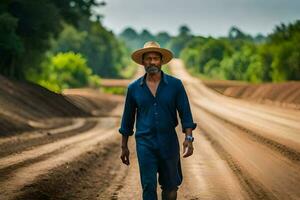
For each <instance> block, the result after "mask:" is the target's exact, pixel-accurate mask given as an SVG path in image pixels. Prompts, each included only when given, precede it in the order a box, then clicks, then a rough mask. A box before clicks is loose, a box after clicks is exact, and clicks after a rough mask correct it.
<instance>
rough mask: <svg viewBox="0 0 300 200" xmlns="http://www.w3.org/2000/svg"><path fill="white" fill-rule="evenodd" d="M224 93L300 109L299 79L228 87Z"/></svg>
mask: <svg viewBox="0 0 300 200" xmlns="http://www.w3.org/2000/svg"><path fill="white" fill-rule="evenodd" d="M223 94H224V95H226V96H230V97H235V98H241V99H246V100H251V101H256V102H259V103H267V104H273V105H278V106H283V107H288V108H295V109H300V82H297V81H290V82H285V83H264V84H251V85H247V86H235V87H228V88H227V89H225V91H224V92H223Z"/></svg>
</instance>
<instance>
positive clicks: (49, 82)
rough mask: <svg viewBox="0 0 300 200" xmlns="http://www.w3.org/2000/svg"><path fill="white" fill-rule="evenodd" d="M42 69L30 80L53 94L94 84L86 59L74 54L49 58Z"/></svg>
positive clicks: (68, 53)
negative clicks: (40, 72)
mask: <svg viewBox="0 0 300 200" xmlns="http://www.w3.org/2000/svg"><path fill="white" fill-rule="evenodd" d="M42 67H43V68H44V70H43V71H42V74H36V75H35V76H31V77H30V79H31V80H33V81H34V82H38V83H39V84H40V85H42V86H44V87H46V88H48V89H50V90H52V91H55V92H60V91H61V90H62V89H66V88H77V87H84V86H88V85H90V84H91V82H95V77H94V76H92V71H91V69H90V68H89V67H88V66H87V62H86V59H85V58H83V56H82V55H80V54H76V53H74V52H67V53H58V54H56V55H54V56H50V57H49V60H47V61H45V62H44V63H43V64H42Z"/></svg>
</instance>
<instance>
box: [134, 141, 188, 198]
mask: <svg viewBox="0 0 300 200" xmlns="http://www.w3.org/2000/svg"><path fill="white" fill-rule="evenodd" d="M157 144H158V143H157V138H156V136H155V135H152V136H151V135H150V136H149V137H147V138H139V139H138V140H136V150H137V157H138V163H139V169H140V178H141V184H142V189H143V200H156V199H157V192H156V190H157V174H158V175H159V176H158V182H159V184H160V185H161V189H162V190H164V191H168V190H173V189H178V187H177V186H179V185H180V184H181V183H182V179H183V176H182V171H181V164H180V154H179V152H178V156H175V157H172V158H162V156H161V153H160V151H159V148H158V146H157Z"/></svg>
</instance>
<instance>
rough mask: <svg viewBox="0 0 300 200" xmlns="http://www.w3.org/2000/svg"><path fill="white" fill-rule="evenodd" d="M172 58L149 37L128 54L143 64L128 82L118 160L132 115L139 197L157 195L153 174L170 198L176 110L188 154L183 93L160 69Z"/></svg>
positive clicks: (176, 181)
mask: <svg viewBox="0 0 300 200" xmlns="http://www.w3.org/2000/svg"><path fill="white" fill-rule="evenodd" d="M172 57H173V54H172V52H171V51H169V50H167V49H164V48H160V46H159V44H158V43H156V42H154V41H149V42H147V43H145V45H144V47H143V48H142V49H138V50H136V51H135V52H133V53H132V55H131V58H132V59H133V60H134V61H135V62H136V63H138V64H140V65H143V66H144V68H145V71H146V73H145V74H144V76H142V77H140V78H139V79H137V80H134V81H133V82H131V83H130V84H129V86H128V90H127V94H126V100H125V106H124V112H123V116H122V121H121V127H120V129H119V132H120V133H121V134H122V146H121V147H122V154H121V159H122V162H123V163H124V164H126V165H129V163H130V162H129V149H128V146H127V142H128V138H129V136H131V135H133V126H134V122H135V117H136V133H135V139H136V151H137V157H138V163H139V169H140V178H141V184H142V188H143V199H144V200H156V199H157V193H156V188H157V173H158V174H159V179H158V181H159V184H160V185H161V189H162V199H163V200H175V199H176V198H177V189H178V186H179V185H180V184H181V182H182V178H183V177H182V171H181V164H180V149H179V142H178V137H177V134H176V131H175V127H176V126H177V125H178V121H177V111H178V112H179V116H180V119H181V125H182V132H183V133H185V135H186V137H185V141H184V142H183V151H184V153H183V157H184V158H186V157H189V156H190V155H192V154H193V143H192V142H193V140H194V138H193V136H192V130H194V129H195V128H196V126H197V124H196V123H194V122H193V118H192V114H191V110H190V105H189V101H188V97H187V94H186V91H185V89H184V86H183V84H182V82H181V80H180V79H178V78H175V77H173V76H171V75H168V74H165V73H164V72H163V71H161V66H162V65H163V64H166V63H168V62H169V61H170V60H171V59H172Z"/></svg>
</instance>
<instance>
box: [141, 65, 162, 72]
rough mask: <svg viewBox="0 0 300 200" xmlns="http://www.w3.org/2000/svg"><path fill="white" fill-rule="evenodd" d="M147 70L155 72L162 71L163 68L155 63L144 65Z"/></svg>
mask: <svg viewBox="0 0 300 200" xmlns="http://www.w3.org/2000/svg"><path fill="white" fill-rule="evenodd" d="M144 68H145V71H146V72H147V73H149V74H155V73H158V72H160V71H161V69H160V68H159V67H157V66H155V65H150V66H148V67H144Z"/></svg>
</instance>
